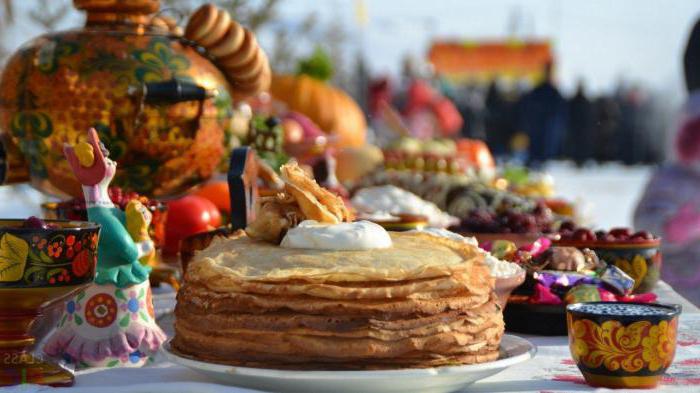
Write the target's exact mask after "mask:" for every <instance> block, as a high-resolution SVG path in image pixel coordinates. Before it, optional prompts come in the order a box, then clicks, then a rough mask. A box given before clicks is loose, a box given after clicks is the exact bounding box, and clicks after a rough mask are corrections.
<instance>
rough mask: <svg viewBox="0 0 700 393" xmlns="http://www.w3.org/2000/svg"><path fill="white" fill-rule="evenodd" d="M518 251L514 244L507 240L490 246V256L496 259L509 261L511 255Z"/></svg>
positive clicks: (498, 241)
mask: <svg viewBox="0 0 700 393" xmlns="http://www.w3.org/2000/svg"><path fill="white" fill-rule="evenodd" d="M517 251H518V247H517V246H516V245H515V243H513V242H511V241H508V240H496V241H495V242H493V244H492V245H491V255H493V256H494V257H496V258H498V259H506V260H510V259H511V258H509V257H511V256H512V255H513V254H515V253H516V252H517Z"/></svg>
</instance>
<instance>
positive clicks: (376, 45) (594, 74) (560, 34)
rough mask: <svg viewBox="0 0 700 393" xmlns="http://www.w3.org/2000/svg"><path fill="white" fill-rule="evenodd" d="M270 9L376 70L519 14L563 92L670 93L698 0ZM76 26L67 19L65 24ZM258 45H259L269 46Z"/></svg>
mask: <svg viewBox="0 0 700 393" xmlns="http://www.w3.org/2000/svg"><path fill="white" fill-rule="evenodd" d="M48 1H52V2H53V1H59V0H22V1H20V2H19V3H20V7H21V8H24V9H25V11H26V8H29V7H36V6H37V4H45V2H48ZM253 1H255V0H253ZM193 2H195V3H196V2H198V0H193ZM199 2H202V3H203V2H204V1H199ZM358 4H363V5H364V9H365V10H366V15H367V23H366V24H364V25H360V24H358V23H357V17H356V14H357V13H356V10H357V7H358ZM279 11H280V12H279V14H280V16H281V18H282V22H281V23H284V24H287V25H294V24H295V23H299V22H300V21H301V19H302V17H303V16H304V15H306V14H308V13H309V12H310V11H316V12H317V13H318V15H319V19H320V20H322V21H323V23H339V24H341V25H342V26H344V28H345V29H346V30H347V31H348V33H349V34H350V37H351V38H350V43H351V46H350V48H349V52H348V53H349V54H351V55H352V54H354V53H357V51H358V50H359V49H361V50H362V51H363V52H364V53H365V54H366V57H367V59H368V61H369V65H370V67H371V70H372V71H373V72H375V73H384V72H388V73H396V72H398V70H399V66H400V62H401V59H402V58H403V57H404V55H405V54H411V55H413V56H416V57H419V58H424V57H425V53H426V51H427V48H428V46H429V43H430V42H431V40H432V39H434V38H457V39H471V40H474V39H480V38H484V39H494V38H495V39H499V38H505V37H508V35H509V34H510V31H512V30H513V29H512V28H511V27H509V26H512V21H513V20H514V19H515V18H514V17H513V15H519V18H517V19H518V20H519V21H520V23H519V24H518V27H517V29H515V30H516V32H517V36H518V37H520V38H527V37H535V38H538V39H542V38H544V39H550V40H551V42H552V44H553V46H554V49H555V53H556V56H557V67H558V76H557V77H558V80H559V81H560V83H561V85H562V86H563V87H564V88H565V89H571V88H572V87H573V86H574V85H575V84H576V81H577V80H578V79H579V78H582V79H583V80H584V81H585V82H586V84H587V85H588V86H589V88H590V89H589V90H593V91H601V90H610V89H612V88H613V87H614V86H615V85H616V83H617V81H618V80H620V79H621V78H622V79H624V80H625V81H627V82H640V83H643V84H644V85H647V86H649V87H651V88H653V89H655V90H657V91H658V90H660V91H663V92H666V93H669V94H672V95H674V96H679V95H681V94H682V92H683V90H682V83H681V56H682V52H683V48H684V46H685V40H686V38H687V35H688V32H689V29H690V28H691V26H692V24H693V21H694V20H695V19H696V18H698V17H700V1H699V0H578V1H574V0H569V1H565V0H283V1H282V4H281V6H280V10H279ZM78 23H79V19H78V18H76V17H72V18H69V19H68V20H67V21H66V22H65V23H64V25H67V26H74V25H76V24H78ZM8 33H9V34H10V35H11V36H9V37H8V36H6V37H5V40H6V41H7V43H8V45H9V46H10V47H13V46H17V45H19V44H20V43H21V42H23V41H25V40H26V39H27V38H28V37H31V36H33V35H35V34H36V32H35V31H33V30H32V28H30V27H28V26H23V25H20V26H17V27H16V28H14V29H13V30H12V31H10V32H8ZM266 38H267V37H262V39H261V41H262V43H263V45H266V44H269V39H266ZM300 45H303V44H302V43H300ZM309 50H311V48H309Z"/></svg>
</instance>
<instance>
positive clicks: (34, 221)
mask: <svg viewBox="0 0 700 393" xmlns="http://www.w3.org/2000/svg"><path fill="white" fill-rule="evenodd" d="M22 227H23V228H32V229H47V228H48V226H47V225H46V222H45V221H44V220H42V219H41V218H39V217H35V216H31V217H29V218H27V219H26V220H24V223H22Z"/></svg>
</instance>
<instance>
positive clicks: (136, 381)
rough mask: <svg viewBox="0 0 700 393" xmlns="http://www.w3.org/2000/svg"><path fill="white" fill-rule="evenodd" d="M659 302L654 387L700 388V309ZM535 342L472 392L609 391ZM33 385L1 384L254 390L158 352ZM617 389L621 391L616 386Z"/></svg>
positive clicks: (220, 392)
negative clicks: (136, 361)
mask: <svg viewBox="0 0 700 393" xmlns="http://www.w3.org/2000/svg"><path fill="white" fill-rule="evenodd" d="M656 293H657V294H659V301H660V302H664V303H678V304H681V305H682V306H683V314H682V315H681V319H680V322H681V323H680V325H679V335H678V347H677V351H676V358H675V360H674V363H673V365H672V366H671V368H670V369H669V370H668V373H667V375H666V377H665V378H664V380H663V383H662V385H661V386H660V387H659V388H658V389H657V390H656V391H663V392H693V391H697V392H700V310H698V308H697V307H695V306H694V305H692V304H690V303H689V302H688V301H687V300H685V299H684V298H682V297H681V296H680V295H678V294H677V293H675V292H674V291H673V290H672V289H671V288H670V287H669V286H668V285H667V284H665V283H659V286H658V287H657V288H656ZM154 302H155V307H156V310H157V314H159V315H160V318H159V323H160V324H161V325H162V326H163V327H164V329H165V330H166V332H168V333H169V334H172V314H171V311H172V307H173V306H174V297H173V296H172V294H169V293H168V292H165V293H161V294H156V295H154ZM525 337H526V338H527V339H528V340H530V341H531V342H532V343H534V344H535V345H537V355H536V356H535V358H534V359H531V360H529V361H527V362H525V363H521V364H519V365H516V366H514V367H511V368H509V369H507V370H505V371H503V372H501V373H499V374H496V375H494V376H491V377H489V378H487V379H484V380H482V381H479V382H477V383H476V384H474V385H472V386H471V387H470V388H469V389H468V390H467V391H469V392H537V393H548V392H573V391H607V390H605V389H597V390H595V389H593V388H591V387H589V386H588V385H586V384H585V383H584V381H583V378H582V376H581V374H580V373H579V371H578V369H577V368H576V366H575V365H574V363H573V361H572V360H571V355H570V354H569V347H568V344H567V338H566V336H562V337H538V336H525ZM56 389H57V388H50V387H41V386H35V385H25V386H17V387H12V388H5V389H0V392H1V393H9V392H12V393H16V392H23V393H26V392H51V391H56V392H61V393H63V392H65V393H93V392H95V393H102V392H116V393H141V392H143V393H161V392H162V393H180V392H182V393H185V392H192V393H245V392H253V391H252V390H248V389H241V388H235V387H229V386H224V385H218V384H216V383H212V382H211V381H210V380H209V379H207V378H206V377H204V376H203V375H200V374H198V373H196V372H194V371H192V370H190V369H187V368H185V367H182V366H178V365H175V364H172V363H170V362H168V361H166V360H165V359H164V358H163V356H162V355H158V356H157V357H156V359H155V362H154V363H153V364H152V365H150V366H148V367H144V368H140V369H91V370H85V371H80V372H78V373H77V376H76V384H75V386H74V387H72V388H60V390H56ZM614 392H620V390H615V391H614Z"/></svg>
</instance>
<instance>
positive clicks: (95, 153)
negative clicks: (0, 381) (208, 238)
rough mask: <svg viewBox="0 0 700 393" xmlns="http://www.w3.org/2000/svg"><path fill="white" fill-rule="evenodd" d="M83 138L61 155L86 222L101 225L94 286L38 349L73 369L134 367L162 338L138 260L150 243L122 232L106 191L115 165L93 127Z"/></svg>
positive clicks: (120, 216) (122, 217) (122, 218)
mask: <svg viewBox="0 0 700 393" xmlns="http://www.w3.org/2000/svg"><path fill="white" fill-rule="evenodd" d="M88 139H89V143H84V142H83V143H80V144H78V145H77V146H76V147H75V148H73V147H71V146H68V145H66V146H65V147H64V153H65V155H66V158H67V159H68V162H69V163H70V165H71V168H72V169H73V172H74V173H75V175H76V177H77V178H78V180H79V181H80V183H81V184H82V185H83V193H84V194H85V201H86V204H87V207H88V209H87V210H88V217H89V219H90V221H93V222H97V223H99V224H100V225H101V226H102V230H101V236H100V239H99V244H98V262H97V273H96V276H95V282H94V284H92V285H90V286H89V287H88V288H87V289H86V290H84V291H82V292H80V293H78V294H77V295H76V296H75V297H73V298H72V299H70V300H69V301H68V302H67V303H66V309H65V315H64V318H62V319H61V322H59V326H58V329H57V331H56V332H55V333H54V334H53V335H52V336H51V337H50V338H49V339H48V341H47V343H46V345H45V346H44V352H45V353H46V354H48V355H50V356H62V357H64V358H66V359H68V360H69V361H71V362H73V363H75V364H76V365H77V366H78V367H116V366H124V367H140V366H142V365H143V364H144V363H145V362H146V361H147V360H148V357H149V356H150V355H152V354H154V353H155V352H156V351H157V350H158V348H159V347H160V345H161V344H162V343H163V341H164V340H165V338H166V336H165V334H164V333H163V331H162V330H161V329H160V328H159V327H158V325H157V324H156V322H155V314H154V311H153V300H152V298H151V288H150V284H149V281H148V274H149V272H150V268H149V267H146V266H143V265H142V264H141V262H139V258H142V257H144V256H148V255H149V254H151V253H152V252H153V248H154V246H153V242H152V241H151V240H150V239H148V238H147V237H141V241H139V242H135V241H134V240H133V239H132V236H131V235H130V234H129V232H128V231H127V228H126V225H127V219H126V214H125V212H123V211H122V210H120V209H119V208H117V207H115V206H114V204H112V201H111V200H110V198H109V195H108V193H107V187H108V186H109V183H110V182H111V181H112V179H113V178H114V174H115V172H116V163H115V162H114V161H112V160H110V159H109V158H108V157H107V155H108V154H109V152H108V151H107V150H106V149H105V148H104V146H103V145H101V143H100V140H99V137H98V136H97V132H96V131H95V130H94V129H90V131H89V134H88ZM136 207H137V206H135V208H136Z"/></svg>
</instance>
